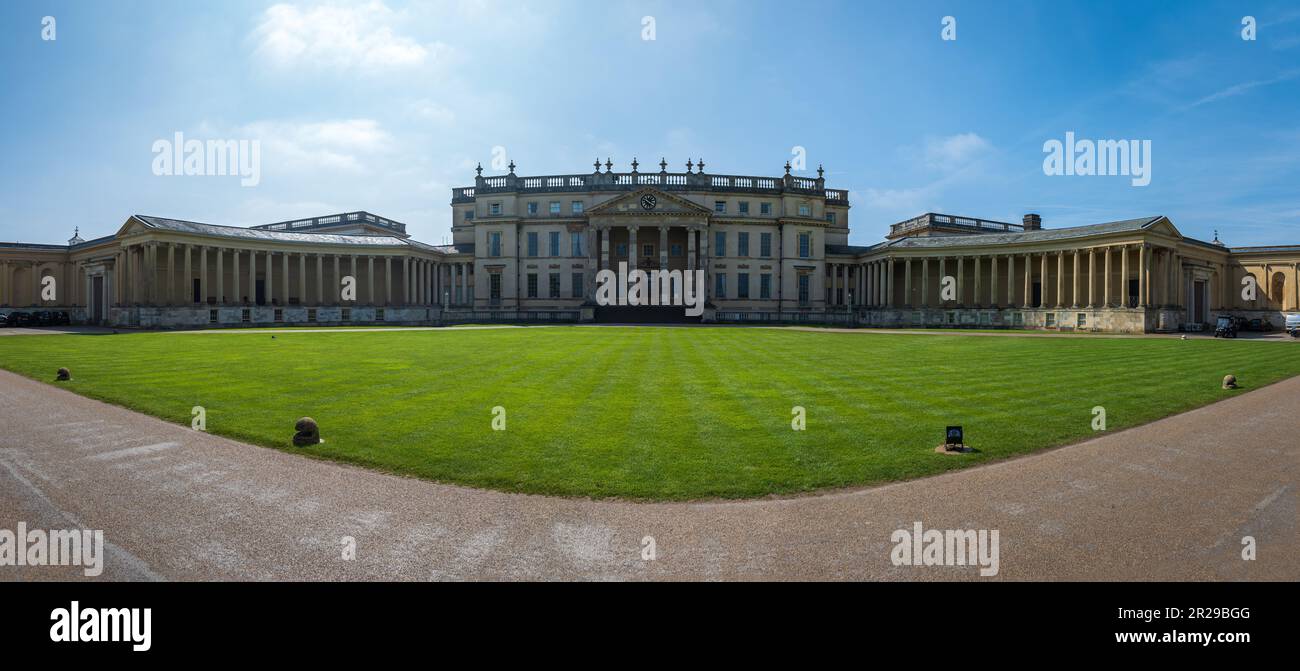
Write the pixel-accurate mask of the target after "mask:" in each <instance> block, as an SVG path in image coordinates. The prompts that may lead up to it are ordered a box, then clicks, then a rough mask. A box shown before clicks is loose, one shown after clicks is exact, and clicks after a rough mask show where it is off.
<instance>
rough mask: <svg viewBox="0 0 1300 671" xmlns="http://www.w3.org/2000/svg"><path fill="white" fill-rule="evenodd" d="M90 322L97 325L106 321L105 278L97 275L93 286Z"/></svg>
mask: <svg viewBox="0 0 1300 671" xmlns="http://www.w3.org/2000/svg"><path fill="white" fill-rule="evenodd" d="M91 287H92V289H91V292H90V300H91V303H92V305H91V308H90V321H91V322H92V323H95V324H99V323H102V322H103V321H104V276H103V275H97V276H96V277H95V279H94V280H93V282H92V284H91Z"/></svg>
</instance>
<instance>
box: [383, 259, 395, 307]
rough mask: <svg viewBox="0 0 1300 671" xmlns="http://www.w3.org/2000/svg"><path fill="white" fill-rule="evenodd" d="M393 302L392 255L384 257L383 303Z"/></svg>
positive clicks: (389, 303)
mask: <svg viewBox="0 0 1300 671" xmlns="http://www.w3.org/2000/svg"><path fill="white" fill-rule="evenodd" d="M392 304H393V257H391V256H385V257H384V305H385V306H388V305H392Z"/></svg>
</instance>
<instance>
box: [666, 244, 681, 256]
mask: <svg viewBox="0 0 1300 671" xmlns="http://www.w3.org/2000/svg"><path fill="white" fill-rule="evenodd" d="M681 255H682V246H681V245H680V244H676V245H668V256H681Z"/></svg>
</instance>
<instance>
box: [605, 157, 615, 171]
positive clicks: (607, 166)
mask: <svg viewBox="0 0 1300 671" xmlns="http://www.w3.org/2000/svg"><path fill="white" fill-rule="evenodd" d="M613 169H614V162H613V161H611V160H609V157H608V156H606V157H605V172H606V173H608V172H610V171H612V170H613Z"/></svg>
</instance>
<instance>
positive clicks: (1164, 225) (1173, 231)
mask: <svg viewBox="0 0 1300 671" xmlns="http://www.w3.org/2000/svg"><path fill="white" fill-rule="evenodd" d="M1144 228H1146V230H1148V231H1153V232H1156V233H1163V234H1164V235H1168V236H1170V237H1174V238H1180V239H1181V238H1182V237H1183V234H1182V233H1180V232H1178V228H1176V227H1175V226H1174V222H1172V221H1169V217H1163V216H1162V217H1159V218H1158V219H1155V220H1154V221H1152V222H1151V223H1149V224H1147V225H1146V226H1144Z"/></svg>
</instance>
